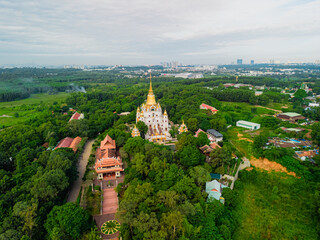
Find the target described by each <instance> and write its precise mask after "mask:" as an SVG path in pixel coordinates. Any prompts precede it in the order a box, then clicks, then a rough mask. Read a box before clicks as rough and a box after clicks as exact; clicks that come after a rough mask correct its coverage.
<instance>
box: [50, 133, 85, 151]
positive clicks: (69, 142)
mask: <svg viewBox="0 0 320 240" xmlns="http://www.w3.org/2000/svg"><path fill="white" fill-rule="evenodd" d="M81 140H82V138H81V137H76V138H70V137H66V138H64V139H62V140H61V141H60V142H59V143H58V145H57V146H56V147H55V148H54V149H55V150H56V149H58V148H72V150H73V151H74V152H77V150H78V148H77V145H78V144H79V143H80V142H81Z"/></svg>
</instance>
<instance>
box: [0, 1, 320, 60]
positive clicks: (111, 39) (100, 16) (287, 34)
mask: <svg viewBox="0 0 320 240" xmlns="http://www.w3.org/2000/svg"><path fill="white" fill-rule="evenodd" d="M237 58H242V59H243V61H244V63H247V62H249V61H250V59H254V60H255V61H256V62H263V61H268V60H270V59H274V60H280V61H296V62H312V61H315V60H318V59H320V0H314V1H312V0H198V1H196V0H86V1H84V0H37V1H34V0H0V64H1V65H4V64H31V63H33V64H43V65H64V64H87V65H96V64H105V65H107V64H132V65H135V64H159V63H160V62H162V61H179V62H182V63H185V64H220V63H231V62H235V61H236V59H237Z"/></svg>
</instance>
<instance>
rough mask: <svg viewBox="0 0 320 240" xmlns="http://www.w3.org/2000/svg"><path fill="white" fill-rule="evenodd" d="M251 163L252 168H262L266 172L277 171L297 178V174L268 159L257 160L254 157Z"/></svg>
mask: <svg viewBox="0 0 320 240" xmlns="http://www.w3.org/2000/svg"><path fill="white" fill-rule="evenodd" d="M250 163H251V165H252V166H255V167H256V168H261V169H263V170H266V171H276V172H285V173H287V174H289V175H291V176H294V177H296V173H294V172H289V171H288V169H287V168H286V167H284V166H282V165H281V164H279V163H276V162H271V161H269V160H268V159H266V158H259V159H256V158H254V157H251V159H250Z"/></svg>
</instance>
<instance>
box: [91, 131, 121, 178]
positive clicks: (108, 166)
mask: <svg viewBox="0 0 320 240" xmlns="http://www.w3.org/2000/svg"><path fill="white" fill-rule="evenodd" d="M95 170H96V172H97V174H98V179H115V178H117V177H120V176H121V173H123V171H124V170H123V163H122V160H121V158H120V157H119V156H117V155H116V141H115V140H113V139H112V138H111V137H110V136H109V135H107V136H106V138H105V139H104V140H103V141H101V143H100V147H99V148H98V149H97V151H96V163H95Z"/></svg>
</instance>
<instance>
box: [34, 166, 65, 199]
mask: <svg viewBox="0 0 320 240" xmlns="http://www.w3.org/2000/svg"><path fill="white" fill-rule="evenodd" d="M68 186H69V183H68V177H67V176H66V175H65V173H64V172H63V171H62V170H61V169H56V170H50V171H48V172H44V171H43V169H39V170H38V172H37V173H36V175H34V176H33V177H32V179H31V182H30V192H31V194H32V195H33V196H34V197H35V198H38V199H42V200H49V199H50V198H54V197H56V196H57V195H58V194H59V193H60V192H61V191H63V190H65V189H66V188H67V187H68Z"/></svg>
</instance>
